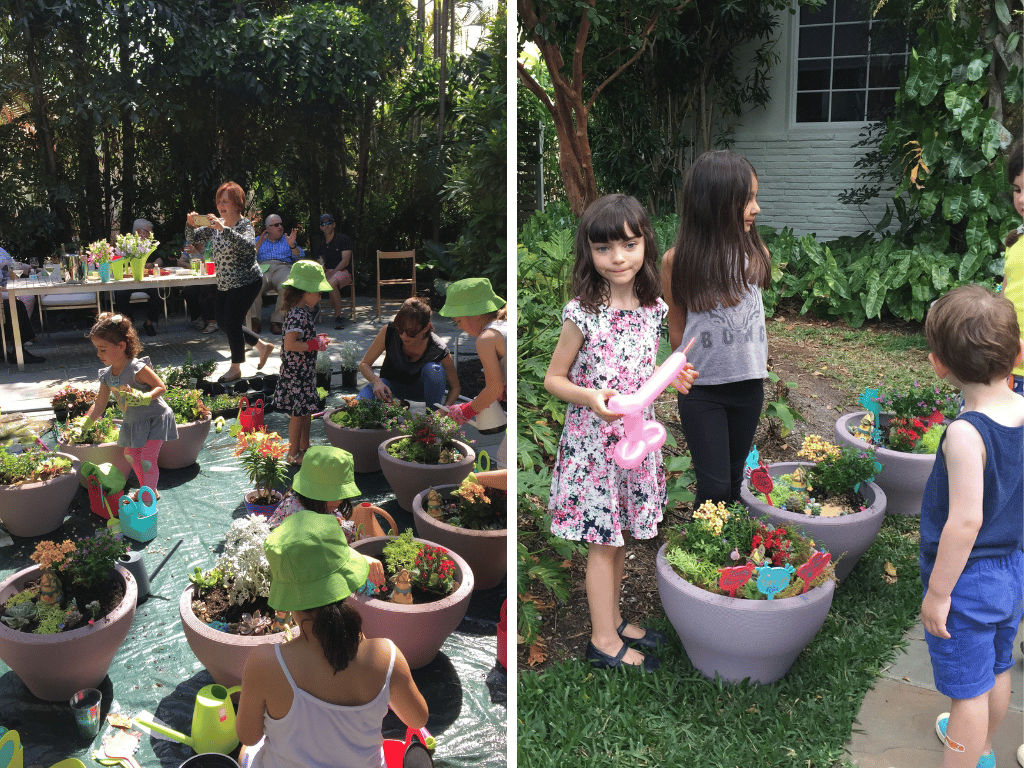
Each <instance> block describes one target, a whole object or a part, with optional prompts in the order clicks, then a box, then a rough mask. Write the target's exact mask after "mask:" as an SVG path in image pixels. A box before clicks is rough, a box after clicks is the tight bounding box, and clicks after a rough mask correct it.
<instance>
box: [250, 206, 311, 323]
mask: <svg viewBox="0 0 1024 768" xmlns="http://www.w3.org/2000/svg"><path fill="white" fill-rule="evenodd" d="M263 223H264V224H265V225H266V229H264V230H263V234H261V235H260V236H259V237H258V238H256V261H257V263H258V264H259V266H260V269H262V270H263V287H262V288H261V289H260V294H259V296H257V297H256V300H255V301H254V302H253V303H252V307H250V308H249V314H248V317H249V318H250V319H251V322H252V330H253V333H259V332H260V330H261V328H262V322H261V315H262V314H263V294H264V293H266V292H267V291H269V290H271V289H273V290H275V291H277V304H275V305H274V313H273V314H272V315H271V316H270V332H271V333H276V334H278V335H280V333H281V323H283V322H284V309H283V308H282V307H281V296H282V293H281V286H282V284H283V283H284V281H285V280H287V279H288V274H289V272H291V269H292V264H294V263H295V262H296V261H298V260H299V259H304V258H305V257H306V254H305V252H304V251H303V250H302V248H301V247H299V245H298V243H296V242H295V240H296V238H297V237H298V236H299V230H297V229H293V230H292V231H291V232H289V233H288V234H287V235H286V234H285V233H284V223H283V222H282V221H281V217H280V216H278V215H277V214H276V213H272V214H270V215H269V216H267V218H266V219H264V220H263Z"/></svg>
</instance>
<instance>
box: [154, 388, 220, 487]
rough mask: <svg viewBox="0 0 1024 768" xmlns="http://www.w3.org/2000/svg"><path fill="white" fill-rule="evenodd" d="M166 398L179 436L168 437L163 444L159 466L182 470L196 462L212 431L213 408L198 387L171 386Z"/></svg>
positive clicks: (165, 394) (158, 460)
mask: <svg viewBox="0 0 1024 768" xmlns="http://www.w3.org/2000/svg"><path fill="white" fill-rule="evenodd" d="M163 398H164V402H165V403H167V405H168V407H170V409H171V411H173V412H174V423H175V424H176V425H177V427H178V439H177V440H167V441H165V442H164V444H163V445H161V446H160V455H159V457H158V458H157V462H156V463H157V466H159V467H160V468H161V469H181V468H182V467H187V466H190V465H192V464H195V463H196V459H197V458H198V457H199V452H200V451H201V450H202V449H203V444H204V443H205V442H206V438H207V436H208V435H209V434H210V424H211V423H212V416H211V415H210V409H209V408H207V407H206V405H205V404H204V403H203V393H202V392H200V391H199V390H198V389H185V388H183V387H168V389H167V392H165V393H164V396H163Z"/></svg>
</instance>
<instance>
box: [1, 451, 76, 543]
mask: <svg viewBox="0 0 1024 768" xmlns="http://www.w3.org/2000/svg"><path fill="white" fill-rule="evenodd" d="M81 466H82V460H81V459H79V458H78V457H77V456H73V455H71V454H69V453H54V452H47V451H43V450H41V449H33V448H28V449H26V450H25V451H23V452H22V453H20V454H11V453H8V452H7V451H6V449H0V521H2V522H3V524H4V526H5V527H6V528H7V530H8V531H9V532H10V533H11V535H13V536H42V535H44V534H47V533H50V532H51V531H55V530H56V529H58V528H60V526H61V525H62V524H63V523H64V517H65V515H66V514H67V513H68V510H69V508H70V506H71V501H72V500H73V499H74V498H75V493H77V492H78V473H79V470H80V469H81Z"/></svg>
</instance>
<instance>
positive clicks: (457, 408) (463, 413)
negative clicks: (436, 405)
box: [448, 403, 477, 426]
mask: <svg viewBox="0 0 1024 768" xmlns="http://www.w3.org/2000/svg"><path fill="white" fill-rule="evenodd" d="M448 415H449V416H450V417H451V418H452V420H453V421H454V422H455V423H456V424H458V425H459V426H462V425H463V424H465V423H466V422H467V421H469V420H470V419H472V418H474V417H475V416H476V415H477V412H476V411H474V410H473V404H472V403H456V404H455V405H452V406H449V407H448Z"/></svg>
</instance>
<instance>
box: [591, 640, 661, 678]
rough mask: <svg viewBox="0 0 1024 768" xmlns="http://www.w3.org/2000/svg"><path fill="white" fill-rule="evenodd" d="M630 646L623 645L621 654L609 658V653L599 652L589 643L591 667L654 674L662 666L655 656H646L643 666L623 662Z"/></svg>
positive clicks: (620, 650)
mask: <svg viewBox="0 0 1024 768" xmlns="http://www.w3.org/2000/svg"><path fill="white" fill-rule="evenodd" d="M628 649H629V646H628V645H626V643H623V644H622V647H621V648H620V649H619V652H618V653H617V654H615V655H614V656H609V655H608V654H607V653H604V652H602V651H599V650H597V648H595V647H594V644H593V643H592V642H588V643H587V654H586V659H587V661H589V662H590V666H592V667H594V668H595V669H618V668H619V667H633V668H635V669H642V670H643V671H644V672H653V671H655V670H656V669H657V668H658V667H660V666H661V662H660V661H659V660H658V659H656V658H655V657H654V656H650V655H647V654H645V655H644V660H643V663H642V664H627V663H625V662H624V661H623V660H622V657H623V656H625V655H626V651H627V650H628Z"/></svg>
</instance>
